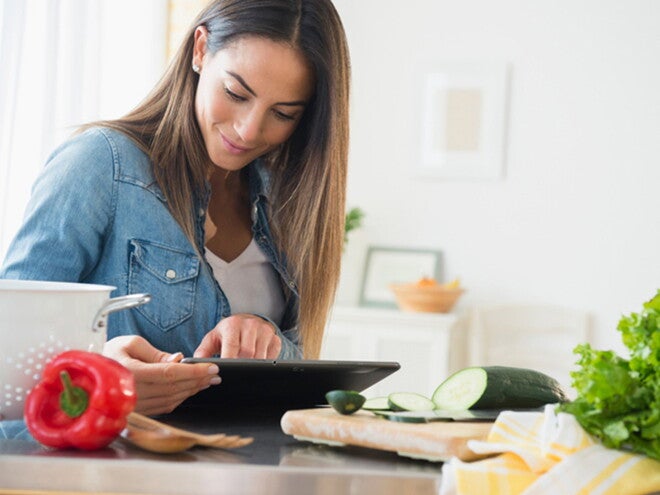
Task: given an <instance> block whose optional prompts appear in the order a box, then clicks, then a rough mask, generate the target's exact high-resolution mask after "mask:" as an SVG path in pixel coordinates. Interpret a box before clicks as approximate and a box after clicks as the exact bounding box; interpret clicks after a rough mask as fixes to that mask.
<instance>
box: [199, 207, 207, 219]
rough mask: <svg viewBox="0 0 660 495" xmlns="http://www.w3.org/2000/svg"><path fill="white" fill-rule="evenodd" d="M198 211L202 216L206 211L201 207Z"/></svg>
mask: <svg viewBox="0 0 660 495" xmlns="http://www.w3.org/2000/svg"><path fill="white" fill-rule="evenodd" d="M198 213H199V216H200V217H203V216H204V213H206V212H205V211H204V208H200V209H199V212H198Z"/></svg>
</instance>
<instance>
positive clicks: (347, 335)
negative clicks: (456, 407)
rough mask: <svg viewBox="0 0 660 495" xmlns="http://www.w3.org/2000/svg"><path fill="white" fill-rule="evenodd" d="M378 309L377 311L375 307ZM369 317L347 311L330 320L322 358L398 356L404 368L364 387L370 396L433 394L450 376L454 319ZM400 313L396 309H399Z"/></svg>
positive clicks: (358, 358) (367, 358)
mask: <svg viewBox="0 0 660 495" xmlns="http://www.w3.org/2000/svg"><path fill="white" fill-rule="evenodd" d="M376 314H377V313H376ZM369 315H370V318H368V319H365V318H359V317H357V316H352V315H349V316H343V317H338V318H334V319H333V320H331V322H330V324H329V326H328V328H327V330H326V335H325V339H324V345H323V349H322V353H321V357H322V359H338V360H342V359H343V360H369V361H397V362H398V363H399V364H400V365H401V369H400V370H399V371H397V372H395V373H394V374H392V375H390V376H389V377H387V378H385V379H384V380H382V381H381V382H379V383H377V384H375V385H373V386H372V387H370V388H368V389H367V390H365V391H364V394H365V395H366V396H367V397H375V396H377V395H387V394H389V393H391V392H399V391H405V392H417V393H421V394H423V395H426V396H430V395H431V394H432V393H433V391H434V390H435V388H436V387H437V386H438V385H439V384H440V382H441V381H442V380H443V379H444V378H446V376H447V371H448V367H449V351H450V349H449V342H450V336H451V331H452V327H453V324H454V320H453V319H441V320H440V319H438V320H435V319H431V320H429V319H428V317H426V318H419V319H415V318H412V317H411V316H410V315H406V316H405V321H401V318H399V319H397V318H395V317H392V314H390V313H387V314H386V316H388V317H387V318H385V317H383V318H374V317H373V315H374V312H373V311H372V310H370V312H369ZM394 315H396V313H394Z"/></svg>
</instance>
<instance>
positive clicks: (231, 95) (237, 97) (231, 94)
mask: <svg viewBox="0 0 660 495" xmlns="http://www.w3.org/2000/svg"><path fill="white" fill-rule="evenodd" d="M225 94H226V95H227V96H229V98H231V99H232V100H234V101H245V100H246V99H247V98H244V97H243V96H240V95H237V94H236V93H234V92H233V91H232V90H231V89H229V88H225Z"/></svg>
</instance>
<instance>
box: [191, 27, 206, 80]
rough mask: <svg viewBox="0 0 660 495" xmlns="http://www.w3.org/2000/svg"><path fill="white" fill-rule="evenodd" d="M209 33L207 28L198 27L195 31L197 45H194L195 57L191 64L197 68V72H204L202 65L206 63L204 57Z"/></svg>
mask: <svg viewBox="0 0 660 495" xmlns="http://www.w3.org/2000/svg"><path fill="white" fill-rule="evenodd" d="M208 34H209V33H208V31H207V29H206V27H205V26H197V28H196V29H195V34H194V39H195V43H194V45H193V57H192V60H191V61H190V63H191V64H192V66H193V67H197V70H195V72H199V71H201V70H202V65H203V62H204V55H206V37H207V36H208Z"/></svg>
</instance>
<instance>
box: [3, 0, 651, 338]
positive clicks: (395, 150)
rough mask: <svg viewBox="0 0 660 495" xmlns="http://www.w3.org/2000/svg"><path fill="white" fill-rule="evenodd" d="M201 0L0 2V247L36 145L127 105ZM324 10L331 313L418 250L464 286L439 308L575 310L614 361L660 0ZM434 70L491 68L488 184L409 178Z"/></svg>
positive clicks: (632, 273) (416, 168)
mask: <svg viewBox="0 0 660 495" xmlns="http://www.w3.org/2000/svg"><path fill="white" fill-rule="evenodd" d="M204 3H205V2H203V1H174V0H170V1H167V0H140V1H128V0H78V1H73V0H68V1H66V0H48V1H44V0H24V1H23V0H3V1H2V2H0V198H1V199H0V256H3V255H4V252H5V251H6V249H7V247H8V244H9V242H10V241H11V238H12V236H13V234H14V232H15V230H16V229H17V228H18V226H19V224H20V221H21V217H22V213H23V209H24V207H25V203H26V202H27V199H28V197H29V191H30V186H31V184H32V182H33V180H34V178H35V176H36V175H37V174H38V173H39V171H40V169H41V167H42V166H43V163H44V160H45V159H46V157H47V155H48V153H49V152H50V151H51V150H52V149H53V148H54V147H55V146H56V145H57V144H58V143H59V142H61V141H62V140H63V139H65V138H66V136H67V135H68V134H70V133H71V132H72V130H73V129H74V128H75V126H76V125H78V124H81V123H83V122H86V121H89V120H92V119H98V118H112V117H118V116H120V115H122V114H123V113H125V112H126V111H127V110H129V109H130V108H132V107H133V106H134V105H135V104H137V103H138V102H139V101H140V100H141V99H142V98H143V97H144V96H145V95H146V93H147V92H148V91H149V89H150V88H151V87H152V86H153V84H154V83H155V82H156V81H157V80H158V78H159V77H160V75H161V73H162V72H163V70H164V68H165V65H166V63H167V60H168V57H169V54H170V53H171V51H172V47H173V46H176V44H177V43H178V41H179V39H180V35H181V32H182V30H184V29H185V28H186V27H187V25H188V23H189V22H190V20H191V19H192V18H193V17H194V15H195V13H196V12H197V10H198V9H199V8H200V7H201V6H202V5H203V4H204ZM334 3H335V5H336V7H337V9H338V10H339V13H340V15H341V16H342V19H343V21H344V24H345V28H346V31H347V34H348V39H349V46H350V51H351V57H352V66H353V80H352V100H351V112H352V114H351V126H352V127H351V145H350V164H349V182H348V207H349V208H350V207H359V208H360V209H361V210H363V211H364V213H365V217H364V220H363V222H362V226H361V227H360V228H359V229H357V230H355V231H353V232H351V233H350V235H349V240H348V244H347V246H346V251H345V257H344V268H343V274H342V280H341V284H340V290H339V293H338V299H337V301H338V304H341V305H355V304H357V303H358V301H359V300H360V291H361V284H362V280H363V277H364V270H365V263H366V256H367V252H368V250H369V248H370V247H373V246H381V247H387V248H394V249H421V250H434V251H440V252H441V253H442V265H443V266H442V277H443V279H444V280H443V281H446V280H452V279H454V278H457V277H458V278H460V280H461V284H462V286H463V287H465V289H466V292H465V294H464V295H463V296H462V298H461V299H460V301H459V303H458V305H457V306H456V307H455V309H454V311H456V312H461V311H468V310H469V309H470V308H472V307H475V306H478V305H480V304H485V303H489V304H490V303H509V302H510V303H530V304H533V303H543V304H556V305H561V306H565V307H570V308H575V309H579V310H581V311H586V312H588V313H589V315H590V317H591V328H592V333H591V340H592V342H593V343H594V345H595V346H596V347H601V348H612V349H615V350H621V349H622V348H623V346H622V345H621V343H620V338H619V334H618V332H617V331H616V324H617V322H618V320H619V318H620V316H621V315H622V314H627V313H629V312H631V311H637V310H639V309H640V307H641V304H642V302H643V301H645V300H647V299H649V298H650V297H651V296H653V295H655V293H656V291H657V289H658V288H660V262H659V261H658V257H659V256H660V229H659V228H657V223H658V221H657V220H654V218H655V214H656V213H657V212H660V195H659V194H658V191H657V190H658V184H660V139H659V136H660V91H658V88H660V37H659V36H658V33H659V32H660V2H657V1H655V0H630V1H627V2H621V1H619V0H580V1H569V0H557V1H554V2H547V1H540V0H532V1H529V0H500V1H498V2H491V1H488V0H464V1H460V2H458V1H449V0H410V1H408V2H395V1H391V0H335V2H334ZM439 67H440V68H443V70H444V68H447V67H449V69H448V71H449V75H450V76H452V75H454V76H456V77H458V76H460V73H461V71H462V70H463V69H465V67H469V68H470V67H471V68H475V67H476V68H489V67H496V68H498V69H497V70H498V71H499V72H498V74H500V75H501V74H504V76H503V77H500V78H499V79H498V81H499V82H501V81H504V83H503V86H501V87H500V86H497V88H496V91H495V93H494V94H495V96H488V98H490V100H487V102H488V101H489V102H490V103H493V104H496V106H497V109H498V110H497V111H493V110H492V109H491V108H490V107H488V106H482V107H479V108H480V109H481V110H479V111H480V112H482V113H479V112H477V118H479V115H481V116H482V117H483V116H484V115H485V116H488V115H495V116H496V117H497V119H496V121H495V123H492V122H491V121H489V120H484V121H483V122H482V126H481V127H479V126H477V127H478V128H479V129H481V130H483V132H486V133H489V135H491V136H495V138H496V139H497V140H498V143H499V144H500V146H499V147H495V148H494V149H490V148H489V149H486V150H482V151H483V153H481V155H480V156H481V158H482V159H484V160H486V161H487V162H488V163H489V164H490V165H489V166H492V168H491V170H494V171H495V173H494V174H481V175H479V174H477V176H476V177H475V176H471V177H467V176H461V174H458V176H456V174H454V176H452V177H446V176H443V174H442V173H432V172H431V173H429V172H428V170H427V171H426V172H424V170H421V168H420V163H421V161H422V155H423V152H424V150H423V146H424V145H423V142H422V140H421V139H420V136H421V129H422V127H423V122H424V119H425V118H426V117H425V115H427V114H429V108H428V102H429V99H428V95H427V94H426V92H427V89H428V88H427V86H425V81H427V80H428V77H429V74H431V73H434V71H436V72H437V70H438V68H439ZM498 77H499V76H498ZM488 87H493V85H490V86H488ZM463 101H466V100H463ZM471 101H473V102H474V101H475V100H471ZM479 101H481V100H479ZM482 103H483V102H482ZM484 105H485V103H484ZM477 106H478V105H477ZM442 111H446V108H445V109H444V110H442V109H441V110H438V112H440V113H442ZM436 113H437V112H436ZM430 115H432V116H433V115H434V112H431V113H430ZM440 168H442V167H440Z"/></svg>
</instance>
